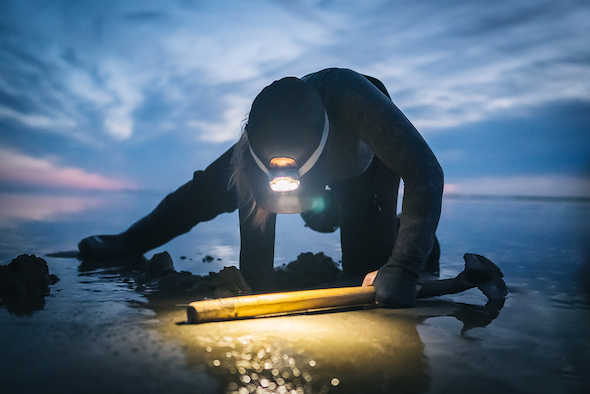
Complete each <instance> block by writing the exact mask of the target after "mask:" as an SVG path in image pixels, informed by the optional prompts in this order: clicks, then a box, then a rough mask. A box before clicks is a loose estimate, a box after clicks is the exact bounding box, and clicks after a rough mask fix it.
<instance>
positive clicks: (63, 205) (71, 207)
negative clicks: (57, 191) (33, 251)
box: [0, 193, 105, 228]
mask: <svg viewBox="0 0 590 394" xmlns="http://www.w3.org/2000/svg"><path fill="white" fill-rule="evenodd" d="M104 204H105V200H104V199H100V198H98V197H91V196H90V197H79V196H57V195H56V196H52V195H39V194H26V193H0V227H4V228H6V227H10V226H13V225H16V224H18V223H20V222H23V221H51V220H55V219H56V218H57V217H59V216H60V215H67V214H72V213H77V212H82V211H84V210H86V209H89V208H96V207H100V206H102V205H104Z"/></svg>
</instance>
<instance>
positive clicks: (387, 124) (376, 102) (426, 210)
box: [333, 70, 443, 298]
mask: <svg viewBox="0 0 590 394" xmlns="http://www.w3.org/2000/svg"><path fill="white" fill-rule="evenodd" d="M334 78H335V80H334V81H333V82H334V85H333V86H336V87H335V88H334V93H335V96H337V97H338V98H337V100H338V103H339V107H340V109H339V111H342V112H339V113H340V114H341V115H342V116H343V117H344V123H343V125H345V126H344V127H351V128H352V130H351V132H352V133H354V134H355V135H356V136H357V137H358V138H359V139H361V140H362V141H364V142H365V143H366V144H367V145H368V146H369V147H370V148H371V150H372V151H373V152H374V154H375V155H376V156H377V157H378V158H379V159H380V160H381V161H382V162H383V163H384V164H385V165H386V166H387V167H388V168H390V169H391V170H392V171H393V172H394V173H396V174H398V175H399V176H400V177H401V178H402V179H403V182H404V195H403V203H402V212H401V223H400V229H399V233H398V237H397V240H396V242H395V246H394V248H393V251H392V254H391V257H390V259H389V262H388V263H387V264H386V266H389V268H391V267H392V266H394V267H397V268H396V269H395V270H397V271H400V272H403V276H405V279H407V280H406V282H413V283H414V287H415V281H416V279H417V277H418V273H419V271H420V270H421V269H422V268H423V267H424V265H425V263H426V260H427V258H428V255H429V253H430V251H431V249H432V246H433V244H434V237H435V231H436V227H437V225H438V221H439V218H440V212H441V202H442V191H443V172H442V169H441V167H440V165H439V163H438V161H437V159H436V157H435V156H434V154H433V152H432V151H431V149H430V148H429V147H428V145H427V144H426V142H425V141H424V139H423V138H422V136H421V135H420V134H419V133H418V131H417V130H416V128H415V127H414V126H413V125H412V124H411V123H410V121H409V120H408V119H407V118H406V117H405V116H404V114H403V113H402V112H401V111H400V110H399V109H398V108H397V106H396V105H395V104H394V103H393V102H392V101H391V100H390V99H389V98H388V97H387V96H386V95H385V94H383V93H382V92H381V91H379V89H377V88H376V87H375V86H374V85H373V84H372V83H371V82H370V81H369V80H368V79H367V78H365V77H363V76H362V75H360V74H357V73H355V72H353V71H350V70H339V72H338V73H337V74H336V76H335V77H334ZM384 267H385V266H384ZM382 270H383V269H381V270H380V271H382ZM386 270H387V269H386ZM384 271H385V270H384ZM379 275H381V272H380V273H379V274H378V277H379ZM390 279H391V278H390ZM391 280H392V281H395V279H391ZM379 284H380V281H379V280H377V283H376V284H375V286H376V288H377V287H378V285H379ZM407 287H408V288H409V285H408V286H407ZM377 296H378V298H379V289H377Z"/></svg>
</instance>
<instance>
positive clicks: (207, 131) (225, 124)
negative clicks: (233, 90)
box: [187, 95, 252, 143]
mask: <svg viewBox="0 0 590 394" xmlns="http://www.w3.org/2000/svg"><path fill="white" fill-rule="evenodd" d="M223 101H224V102H225V104H226V107H227V109H226V110H225V111H223V113H222V119H221V120H220V121H214V122H208V121H202V120H196V119H193V120H189V121H187V126H188V127H190V128H193V129H196V130H198V131H200V133H199V139H200V140H202V141H206V142H213V143H223V142H228V141H237V140H238V138H239V135H240V131H241V127H240V126H241V123H242V121H243V120H244V119H245V118H246V117H247V114H248V111H249V110H250V106H251V104H252V100H251V99H249V98H244V97H240V96H236V95H227V96H225V97H223Z"/></svg>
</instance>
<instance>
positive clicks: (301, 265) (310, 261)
mask: <svg viewBox="0 0 590 394" xmlns="http://www.w3.org/2000/svg"><path fill="white" fill-rule="evenodd" d="M341 274H342V271H341V270H340V269H339V268H338V265H337V264H336V263H335V262H334V260H332V258H330V257H328V256H326V255H324V253H322V252H320V253H317V254H313V253H311V252H307V253H301V254H300V255H299V256H297V260H295V261H292V262H290V263H289V264H288V265H287V266H283V267H279V268H276V269H275V278H274V280H275V285H276V286H278V287H280V288H284V289H302V288H313V287H317V286H321V285H322V284H326V283H329V282H334V281H337V280H338V279H339V278H340V276H341Z"/></svg>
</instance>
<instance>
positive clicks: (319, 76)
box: [301, 67, 362, 83]
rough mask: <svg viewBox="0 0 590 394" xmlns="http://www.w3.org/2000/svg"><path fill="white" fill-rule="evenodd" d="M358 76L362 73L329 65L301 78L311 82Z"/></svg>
mask: <svg viewBox="0 0 590 394" xmlns="http://www.w3.org/2000/svg"><path fill="white" fill-rule="evenodd" d="M358 77H362V75H361V74H359V73H358V72H356V71H354V70H351V69H349V68H338V67H330V68H325V69H323V70H320V71H316V72H314V73H311V74H307V75H305V76H304V77H302V78H301V80H303V81H306V82H310V83H313V82H317V81H328V80H329V81H337V80H340V79H343V78H358Z"/></svg>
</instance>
